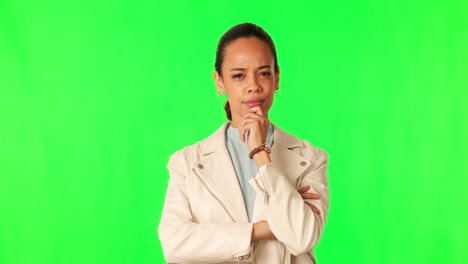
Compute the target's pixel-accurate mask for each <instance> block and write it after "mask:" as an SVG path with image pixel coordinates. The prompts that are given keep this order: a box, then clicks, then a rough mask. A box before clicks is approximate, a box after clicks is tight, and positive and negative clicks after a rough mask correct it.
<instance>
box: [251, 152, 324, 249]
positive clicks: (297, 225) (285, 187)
mask: <svg viewBox="0 0 468 264" xmlns="http://www.w3.org/2000/svg"><path fill="white" fill-rule="evenodd" d="M323 158H326V156H324V157H323ZM285 162H288V161H285ZM289 162H290V161H289ZM299 162H301V161H300V160H299V161H298V163H299ZM322 162H323V164H321V165H319V164H317V167H316V169H315V170H312V171H311V172H308V173H306V174H305V175H304V176H303V178H302V180H301V179H299V181H300V184H301V186H303V185H310V186H311V192H313V193H318V194H320V197H321V198H320V200H319V201H313V202H312V203H314V204H315V206H316V207H317V208H318V209H319V210H320V211H323V213H321V214H320V215H317V214H314V213H313V212H312V210H310V208H309V206H308V205H307V204H305V203H304V199H303V198H302V197H301V195H300V194H299V193H298V191H297V190H296V188H295V186H293V185H292V184H291V182H290V181H291V180H290V179H288V177H286V175H284V174H283V173H282V172H281V170H280V168H279V167H278V166H279V165H278V164H277V163H275V164H267V165H266V166H263V167H260V168H259V173H258V174H257V175H256V176H255V177H254V178H252V179H251V180H250V183H251V185H252V186H253V187H254V188H255V189H256V190H257V193H258V194H259V195H264V196H265V198H264V199H265V203H264V204H265V220H266V221H268V225H269V227H270V228H271V230H272V233H273V234H274V235H275V237H276V238H277V239H278V240H279V241H280V242H282V243H283V244H285V246H286V247H287V248H288V249H289V251H290V252H291V253H293V254H295V255H296V254H301V253H303V252H305V251H307V250H309V249H310V248H311V247H313V246H315V244H316V243H317V242H318V240H319V238H320V236H321V233H322V231H323V225H324V222H325V217H326V214H327V211H328V188H327V186H326V185H325V182H324V181H323V182H322V181H321V180H320V181H319V179H323V177H326V174H324V173H326V172H325V166H326V159H324V160H323V161H322ZM289 177H291V175H289Z"/></svg>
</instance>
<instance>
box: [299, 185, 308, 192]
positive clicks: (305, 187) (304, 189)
mask: <svg viewBox="0 0 468 264" xmlns="http://www.w3.org/2000/svg"><path fill="white" fill-rule="evenodd" d="M309 189H310V186H309V185H306V186H304V187H302V188H300V189H299V190H297V191H298V192H299V193H305V192H307V191H308V190H309Z"/></svg>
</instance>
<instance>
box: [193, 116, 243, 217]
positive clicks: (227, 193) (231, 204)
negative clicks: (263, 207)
mask: <svg viewBox="0 0 468 264" xmlns="http://www.w3.org/2000/svg"><path fill="white" fill-rule="evenodd" d="M228 124H229V123H225V124H224V125H223V126H222V127H221V128H220V129H218V130H217V131H216V132H215V133H214V134H213V135H212V136H211V137H209V138H207V139H206V140H204V141H203V142H202V145H201V147H200V156H201V159H200V160H199V161H197V162H196V164H194V168H195V169H196V170H197V171H198V172H199V173H200V175H201V176H202V177H204V178H205V180H206V181H207V182H209V185H211V188H212V190H210V191H211V192H212V193H213V195H215V196H217V197H216V198H217V199H219V200H220V202H222V203H223V206H224V207H225V208H226V209H227V210H228V213H229V214H231V216H233V217H234V218H235V220H236V221H238V222H249V219H248V216H247V210H246V208H245V204H244V197H243V196H242V190H241V188H240V185H239V181H238V179H237V175H236V172H235V169H234V166H233V164H232V161H231V157H230V155H229V152H228V150H227V148H226V143H225V142H226V141H225V140H226V139H225V131H226V128H227V125H228Z"/></svg>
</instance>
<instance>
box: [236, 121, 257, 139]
mask: <svg viewBox="0 0 468 264" xmlns="http://www.w3.org/2000/svg"><path fill="white" fill-rule="evenodd" d="M254 122H255V120H253V119H244V120H242V127H241V126H239V136H240V138H241V141H242V142H245V141H246V140H247V138H246V136H245V133H246V131H248V130H249V131H250V132H249V134H248V136H250V133H251V131H252V123H254Z"/></svg>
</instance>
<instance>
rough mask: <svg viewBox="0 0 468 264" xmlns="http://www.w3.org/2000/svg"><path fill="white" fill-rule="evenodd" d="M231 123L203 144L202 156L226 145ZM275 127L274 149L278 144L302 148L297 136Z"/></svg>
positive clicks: (201, 148)
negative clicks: (227, 132) (227, 131)
mask: <svg viewBox="0 0 468 264" xmlns="http://www.w3.org/2000/svg"><path fill="white" fill-rule="evenodd" d="M229 124H230V122H226V123H224V124H223V125H222V126H221V127H220V128H219V129H218V130H216V131H215V132H214V133H213V134H212V135H211V136H210V137H208V138H207V139H205V140H203V141H202V142H201V147H200V154H202V155H207V154H210V153H212V152H215V151H216V150H218V149H220V148H222V147H223V146H225V144H226V138H225V137H226V133H225V132H226V129H227V127H228V126H229ZM271 124H272V125H273V142H274V143H273V147H275V145H276V144H278V145H280V146H282V147H283V148H288V149H291V148H296V147H300V146H301V142H300V140H299V139H298V138H296V137H295V136H292V135H290V134H288V133H287V132H286V131H284V130H282V129H281V128H279V127H278V126H276V125H275V124H273V123H271Z"/></svg>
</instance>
